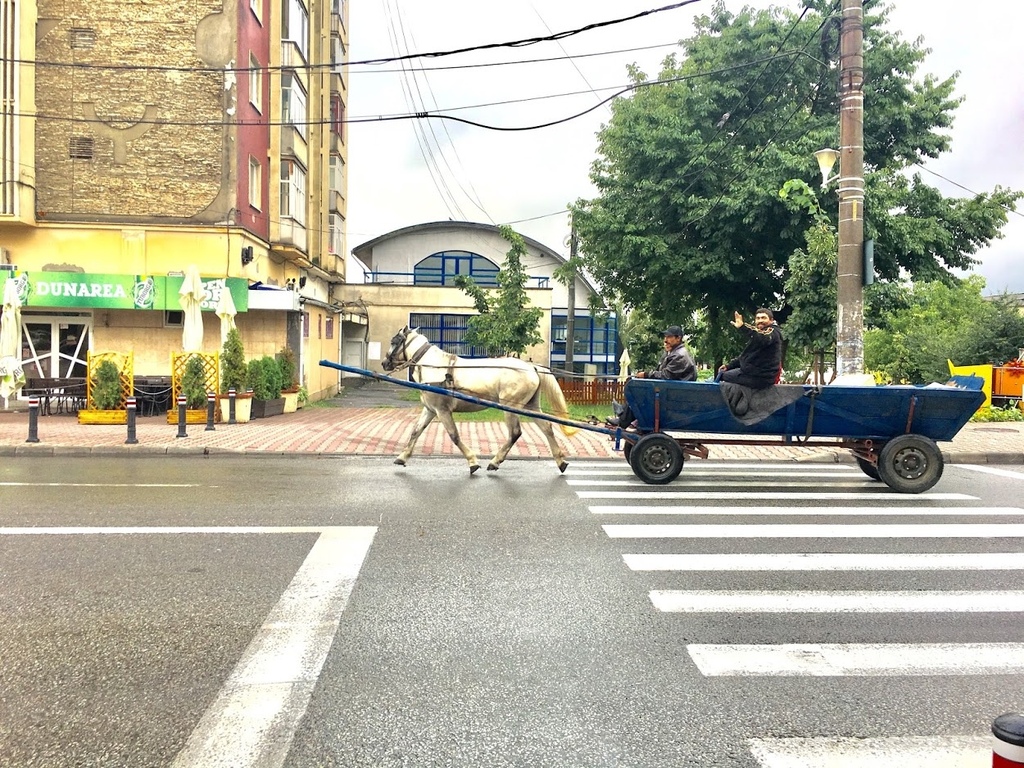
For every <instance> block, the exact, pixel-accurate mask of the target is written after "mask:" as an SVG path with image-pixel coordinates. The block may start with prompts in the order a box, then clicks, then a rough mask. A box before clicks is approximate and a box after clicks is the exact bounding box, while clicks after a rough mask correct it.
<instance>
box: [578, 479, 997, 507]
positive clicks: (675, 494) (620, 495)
mask: <svg viewBox="0 0 1024 768" xmlns="http://www.w3.org/2000/svg"><path fill="white" fill-rule="evenodd" d="M874 485H876V486H879V490H878V491H877V492H874V493H842V492H837V493H793V492H787V491H778V492H773V491H653V490H652V491H647V490H642V491H576V495H577V496H579V497H580V498H581V499H675V500H679V501H681V500H684V499H692V500H696V501H708V500H715V501H728V500H732V501H740V500H742V499H761V500H772V499H787V500H790V499H807V500H808V501H858V500H859V501H863V500H864V499H870V498H871V497H873V496H874V497H876V498H880V499H885V500H886V501H887V502H893V501H904V502H908V503H909V502H925V501H977V500H978V497H977V496H970V495H968V494H966V493H918V494H911V493H891V492H890V491H888V490H887V489H886V488H885V487H884V486H881V485H880V484H879V483H874ZM644 487H645V488H650V487H651V486H644Z"/></svg>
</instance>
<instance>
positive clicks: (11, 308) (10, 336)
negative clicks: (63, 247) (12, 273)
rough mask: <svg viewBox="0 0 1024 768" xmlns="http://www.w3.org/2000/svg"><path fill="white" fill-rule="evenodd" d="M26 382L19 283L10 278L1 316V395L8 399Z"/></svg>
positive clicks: (5, 287) (6, 287)
mask: <svg viewBox="0 0 1024 768" xmlns="http://www.w3.org/2000/svg"><path fill="white" fill-rule="evenodd" d="M24 384H25V372H24V371H23V370H22V368H21V300H20V299H19V298H18V283H17V281H15V280H11V279H8V280H7V282H6V283H5V284H4V309H3V315H2V316H0V397H3V399H4V408H5V409H6V408H7V401H8V399H9V398H10V397H11V395H13V394H15V393H16V392H17V391H18V390H19V389H21V388H22V386H24Z"/></svg>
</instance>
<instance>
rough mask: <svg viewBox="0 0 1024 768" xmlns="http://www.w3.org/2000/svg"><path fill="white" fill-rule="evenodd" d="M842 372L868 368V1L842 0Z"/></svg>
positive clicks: (838, 358) (838, 346) (839, 335)
mask: <svg viewBox="0 0 1024 768" xmlns="http://www.w3.org/2000/svg"><path fill="white" fill-rule="evenodd" d="M838 273H839V274H838V278H839V284H838V303H839V306H838V310H839V315H838V325H837V328H836V373H837V374H838V375H839V376H843V375H849V374H862V373H864V7H863V0H842V27H841V32H840V44H839V259H838Z"/></svg>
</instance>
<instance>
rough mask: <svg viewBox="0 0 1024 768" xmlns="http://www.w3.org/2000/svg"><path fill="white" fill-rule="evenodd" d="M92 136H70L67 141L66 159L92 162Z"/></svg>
mask: <svg viewBox="0 0 1024 768" xmlns="http://www.w3.org/2000/svg"><path fill="white" fill-rule="evenodd" d="M92 150H93V139H92V136H72V137H71V138H69V139H68V157H69V158H71V159H72V160H92Z"/></svg>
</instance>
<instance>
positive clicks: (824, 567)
mask: <svg viewBox="0 0 1024 768" xmlns="http://www.w3.org/2000/svg"><path fill="white" fill-rule="evenodd" d="M622 559H623V560H624V561H625V563H626V566H627V567H629V569H630V570H633V571H1024V553H1020V552H979V553H965V552H956V553H948V554H942V553H922V554H898V555H890V554H844V553H818V552H814V553H792V554H747V555H623V556H622Z"/></svg>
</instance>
